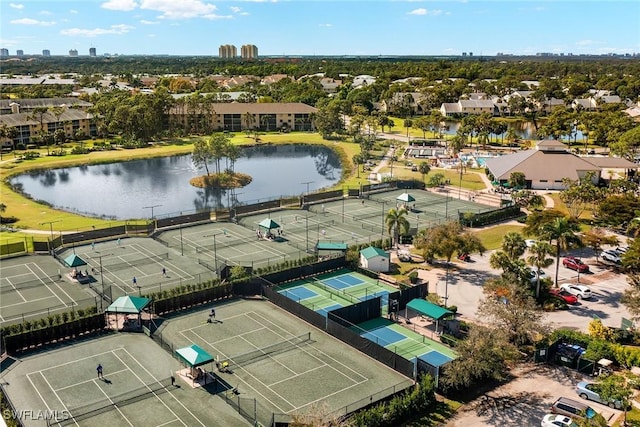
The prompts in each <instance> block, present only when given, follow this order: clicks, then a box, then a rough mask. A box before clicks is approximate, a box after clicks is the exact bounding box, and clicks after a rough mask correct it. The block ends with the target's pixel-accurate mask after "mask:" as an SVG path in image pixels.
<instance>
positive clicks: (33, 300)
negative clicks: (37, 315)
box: [2, 295, 67, 318]
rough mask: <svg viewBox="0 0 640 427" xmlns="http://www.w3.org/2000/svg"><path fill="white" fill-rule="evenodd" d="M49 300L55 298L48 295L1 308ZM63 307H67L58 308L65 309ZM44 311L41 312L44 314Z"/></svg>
mask: <svg viewBox="0 0 640 427" xmlns="http://www.w3.org/2000/svg"><path fill="white" fill-rule="evenodd" d="M50 298H55V295H49V296H48V297H44V298H37V299H31V300H29V301H23V302H16V303H14V304H7V305H3V306H2V308H8V307H15V306H16V305H22V304H28V303H32V302H36V301H42V300H45V299H50ZM65 307H67V306H66V305H65V306H64V307H60V308H65ZM45 311H46V310H45ZM45 311H43V312H45ZM19 317H20V315H18V318H19Z"/></svg>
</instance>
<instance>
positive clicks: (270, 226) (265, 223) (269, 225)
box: [258, 218, 280, 230]
mask: <svg viewBox="0 0 640 427" xmlns="http://www.w3.org/2000/svg"><path fill="white" fill-rule="evenodd" d="M258 225H259V226H260V227H262V228H266V229H267V230H274V229H276V228H280V225H279V224H278V223H277V222H275V221H274V220H272V219H271V218H265V219H263V220H262V221H260V224H258Z"/></svg>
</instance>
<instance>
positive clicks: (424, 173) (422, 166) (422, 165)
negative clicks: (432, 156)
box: [418, 162, 431, 182]
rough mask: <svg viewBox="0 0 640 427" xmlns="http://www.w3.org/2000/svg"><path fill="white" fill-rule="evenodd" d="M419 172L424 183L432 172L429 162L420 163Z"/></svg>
mask: <svg viewBox="0 0 640 427" xmlns="http://www.w3.org/2000/svg"><path fill="white" fill-rule="evenodd" d="M418 171H419V172H420V173H421V174H422V181H423V182H424V179H425V177H426V176H427V175H428V174H429V172H431V166H429V163H427V162H420V164H419V165H418Z"/></svg>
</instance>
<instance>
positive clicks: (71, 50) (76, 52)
mask: <svg viewBox="0 0 640 427" xmlns="http://www.w3.org/2000/svg"><path fill="white" fill-rule="evenodd" d="M69 56H78V51H77V50H76V49H70V50H69Z"/></svg>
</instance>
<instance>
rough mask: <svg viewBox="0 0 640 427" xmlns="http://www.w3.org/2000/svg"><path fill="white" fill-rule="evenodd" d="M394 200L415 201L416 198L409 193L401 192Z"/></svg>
mask: <svg viewBox="0 0 640 427" xmlns="http://www.w3.org/2000/svg"><path fill="white" fill-rule="evenodd" d="M396 200H398V201H400V202H406V203H409V202H415V201H416V199H415V198H414V197H413V196H412V195H411V194H409V193H402V194H401V195H399V196H398V197H396Z"/></svg>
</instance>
